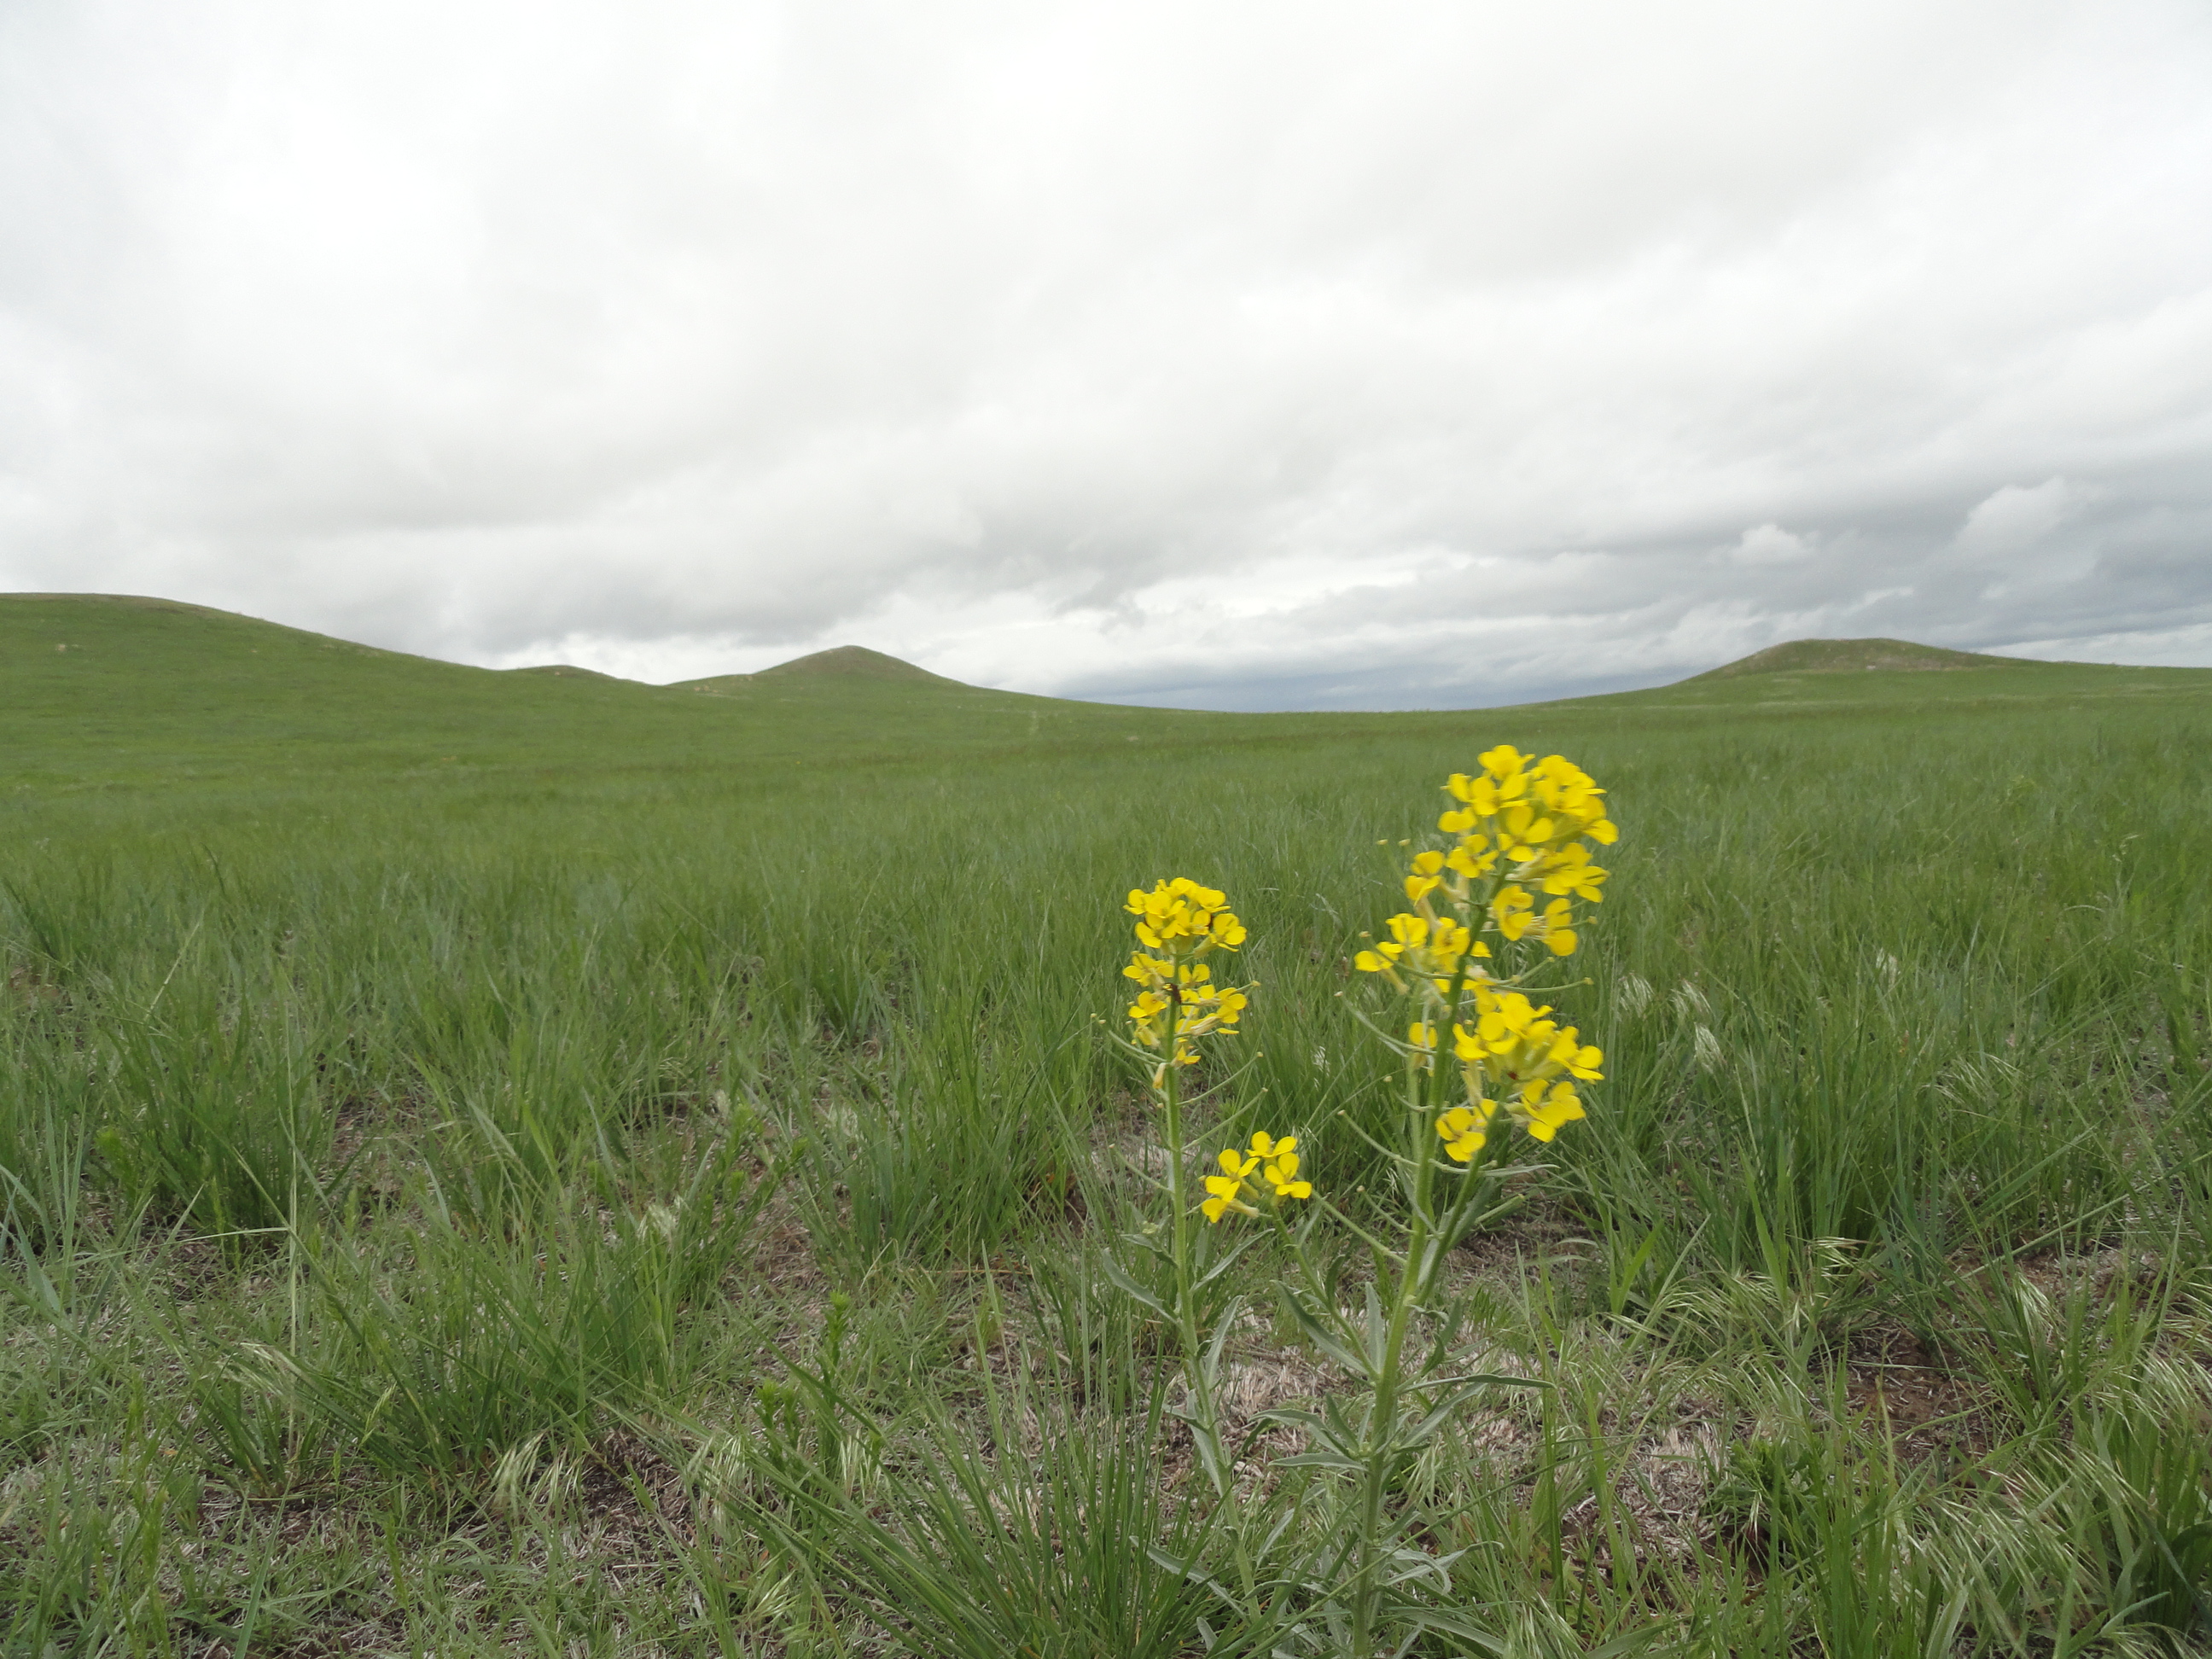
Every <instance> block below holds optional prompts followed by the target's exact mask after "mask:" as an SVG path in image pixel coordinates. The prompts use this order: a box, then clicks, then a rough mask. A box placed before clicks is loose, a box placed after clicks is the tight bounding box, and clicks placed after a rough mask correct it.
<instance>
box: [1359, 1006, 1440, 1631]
mask: <svg viewBox="0 0 2212 1659" xmlns="http://www.w3.org/2000/svg"><path fill="white" fill-rule="evenodd" d="M1439 1046H1441V1044H1439ZM1435 1069H1436V1067H1435V1063H1434V1061H1433V1060H1432V1061H1431V1066H1430V1067H1429V1068H1428V1070H1427V1071H1424V1070H1423V1069H1422V1068H1421V1067H1420V1066H1418V1065H1416V1066H1414V1067H1413V1074H1412V1076H1411V1077H1410V1078H1409V1079H1407V1084H1408V1087H1407V1093H1408V1094H1409V1095H1410V1096H1411V1097H1412V1099H1411V1100H1410V1102H1409V1105H1410V1106H1411V1108H1412V1109H1411V1110H1410V1111H1409V1112H1408V1113H1407V1124H1408V1127H1409V1130H1410V1133H1411V1136H1412V1139H1413V1222H1412V1225H1411V1226H1409V1227H1408V1228H1407V1237H1406V1263H1405V1266H1404V1267H1402V1268H1401V1270H1400V1272H1399V1274H1398V1293H1397V1296H1396V1297H1395V1300H1394V1302H1393V1304H1392V1306H1391V1309H1390V1323H1389V1331H1388V1334H1387V1335H1386V1336H1385V1337H1384V1339H1383V1364H1382V1367H1381V1369H1380V1370H1378V1371H1377V1372H1376V1375H1375V1377H1374V1383H1375V1400H1374V1407H1373V1409H1372V1411H1371V1412H1370V1413H1369V1416H1368V1419H1367V1448H1366V1450H1367V1470H1366V1473H1365V1474H1364V1475H1363V1476H1362V1477H1361V1480H1360V1489H1359V1559H1358V1567H1357V1569H1356V1570H1355V1571H1354V1573H1353V1577H1352V1659H1368V1656H1370V1654H1372V1653H1373V1652H1374V1650H1375V1611H1376V1604H1377V1603H1378V1602H1379V1601H1381V1599H1382V1594H1383V1585H1382V1582H1381V1581H1382V1565H1383V1563H1382V1553H1383V1552H1382V1547H1381V1535H1382V1531H1383V1488H1384V1486H1386V1485H1387V1484H1388V1483H1389V1474H1390V1462H1391V1459H1392V1457H1393V1455H1395V1451H1396V1449H1397V1438H1398V1437H1397V1424H1398V1390H1399V1388H1400V1385H1401V1375H1400V1373H1401V1369H1402V1364H1403V1361H1404V1357H1405V1351H1406V1333H1407V1329H1408V1328H1410V1327H1411V1325H1412V1323H1413V1304H1414V1303H1415V1302H1416V1301H1417V1300H1418V1299H1419V1294H1420V1288H1421V1285H1420V1281H1421V1278H1422V1259H1423V1258H1424V1257H1425V1255H1427V1254H1428V1248H1429V1203H1430V1185H1431V1182H1432V1180H1433V1179H1434V1173H1435V1168H1436V1165H1435V1160H1434V1158H1432V1157H1431V1150H1430V1146H1429V1141H1430V1139H1431V1137H1429V1136H1427V1135H1425V1134H1424V1133H1422V1132H1423V1131H1424V1130H1425V1129H1426V1128H1427V1127H1428V1124H1429V1117H1430V1113H1429V1110H1428V1107H1429V1104H1430V1102H1429V1101H1428V1099H1427V1094H1428V1091H1427V1089H1426V1087H1425V1079H1426V1078H1427V1077H1429V1076H1430V1075H1431V1074H1432V1073H1433V1072H1434V1070H1435Z"/></svg>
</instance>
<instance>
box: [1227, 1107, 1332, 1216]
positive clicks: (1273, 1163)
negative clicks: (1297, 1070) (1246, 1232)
mask: <svg viewBox="0 0 2212 1659" xmlns="http://www.w3.org/2000/svg"><path fill="white" fill-rule="evenodd" d="M1219 1161H1220V1164H1221V1173H1220V1174H1219V1175H1216V1176H1206V1192H1207V1194H1209V1196H1208V1197H1207V1198H1206V1200H1205V1201H1204V1202H1203V1203H1201V1204H1200V1206H1198V1207H1199V1209H1200V1212H1203V1213H1204V1215H1205V1217H1206V1219H1207V1220H1208V1221H1211V1222H1218V1221H1219V1220H1220V1219H1221V1218H1222V1217H1224V1216H1225V1215H1227V1214H1228V1213H1229V1212H1231V1211H1232V1210H1233V1211H1235V1212H1237V1214H1238V1215H1257V1214H1259V1213H1260V1212H1259V1211H1258V1210H1257V1209H1256V1208H1255V1207H1254V1205H1253V1200H1255V1199H1257V1198H1258V1197H1259V1195H1260V1194H1259V1189H1258V1188H1257V1187H1256V1186H1255V1184H1254V1182H1253V1180H1252V1175H1253V1172H1254V1171H1255V1170H1257V1171H1258V1172H1259V1176H1260V1179H1261V1181H1262V1182H1265V1183H1267V1187H1268V1188H1270V1189H1271V1190H1272V1192H1273V1196H1274V1200H1275V1202H1277V1203H1278V1204H1279V1203H1281V1202H1282V1200H1285V1199H1286V1198H1311V1197H1312V1196H1313V1183H1312V1182H1310V1181H1301V1180H1299V1179H1298V1138H1297V1136H1296V1135H1285V1136H1284V1137H1283V1138H1282V1139H1279V1140H1278V1139H1275V1138H1274V1137H1273V1135H1270V1134H1269V1133H1267V1132H1266V1131H1265V1130H1264V1129H1263V1130H1260V1131H1257V1132H1255V1133H1254V1135H1253V1136H1252V1143H1251V1146H1250V1148H1249V1150H1247V1151H1244V1152H1239V1151H1237V1148H1235V1147H1234V1146H1229V1147H1225V1148H1223V1149H1222V1153H1221V1158H1220V1160H1219Z"/></svg>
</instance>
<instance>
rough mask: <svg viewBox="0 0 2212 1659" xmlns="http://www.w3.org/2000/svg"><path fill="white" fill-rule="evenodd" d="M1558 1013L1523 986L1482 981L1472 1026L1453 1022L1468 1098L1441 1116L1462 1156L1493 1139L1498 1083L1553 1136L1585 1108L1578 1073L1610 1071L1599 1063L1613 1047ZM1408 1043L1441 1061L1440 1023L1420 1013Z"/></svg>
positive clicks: (1538, 1133)
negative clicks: (1586, 1036) (1592, 1040)
mask: <svg viewBox="0 0 2212 1659" xmlns="http://www.w3.org/2000/svg"><path fill="white" fill-rule="evenodd" d="M1550 1012H1552V1010H1551V1008H1550V1007H1549V1006H1544V1007H1541V1008H1540V1007H1538V1006H1536V1005H1535V1004H1534V1003H1532V1002H1530V1001H1529V1000H1528V998H1527V997H1525V996H1523V995H1522V994H1521V993H1520V992H1518V991H1506V992H1503V993H1500V992H1496V991H1493V990H1492V989H1490V988H1489V987H1477V989H1476V993H1475V997H1474V1021H1473V1024H1472V1028H1471V1029H1470V1027H1469V1025H1468V1024H1466V1023H1462V1022H1459V1021H1455V1022H1453V1024H1452V1028H1451V1029H1452V1057H1453V1058H1454V1059H1455V1060H1458V1061H1459V1062H1460V1076H1461V1078H1462V1080H1463V1081H1464V1082H1465V1084H1466V1085H1467V1104H1466V1105H1464V1106H1455V1107H1453V1108H1451V1109H1449V1111H1447V1112H1445V1113H1443V1115H1441V1116H1440V1117H1438V1118H1437V1134H1438V1135H1440V1136H1441V1137H1443V1141H1444V1150H1445V1151H1446V1152H1449V1154H1450V1155H1451V1156H1452V1157H1453V1158H1455V1159H1457V1160H1458V1161H1459V1162H1460V1163H1462V1164H1465V1163H1467V1162H1468V1161H1469V1160H1471V1159H1472V1158H1474V1155H1475V1154H1476V1153H1477V1152H1480V1151H1481V1150H1482V1148H1483V1146H1484V1145H1485V1143H1486V1141H1487V1140H1488V1139H1489V1136H1488V1134H1487V1133H1486V1130H1487V1126H1488V1124H1489V1122H1490V1121H1491V1119H1492V1118H1493V1117H1494V1116H1496V1115H1497V1114H1498V1102H1497V1101H1496V1100H1494V1099H1492V1098H1491V1096H1490V1091H1492V1090H1495V1091H1497V1092H1498V1094H1501V1095H1503V1096H1504V1097H1505V1109H1506V1111H1507V1113H1508V1114H1509V1115H1510V1116H1511V1117H1512V1118H1513V1120H1514V1121H1516V1122H1517V1123H1518V1124H1520V1125H1521V1127H1523V1128H1524V1129H1526V1130H1528V1133H1530V1134H1532V1135H1534V1137H1535V1138H1536V1139H1539V1140H1549V1139H1551V1138H1552V1137H1553V1135H1556V1134H1557V1133H1559V1130H1560V1128H1561V1127H1562V1126H1564V1125H1565V1124H1569V1123H1572V1122H1573V1121H1575V1120H1576V1119H1577V1118H1579V1117H1581V1116H1582V1115H1583V1103H1582V1100H1581V1097H1579V1096H1577V1094H1576V1092H1575V1085H1574V1079H1581V1080H1582V1081H1583V1082H1585V1083H1595V1082H1596V1081H1598V1080H1599V1079H1601V1078H1602V1077H1603V1076H1604V1075H1605V1073H1602V1072H1601V1071H1600V1070H1598V1067H1599V1066H1602V1065H1603V1064H1604V1063H1605V1054H1604V1053H1603V1051H1602V1050H1601V1049H1599V1048H1595V1046H1593V1045H1591V1044H1589V1043H1585V1042H1583V1041H1582V1040H1581V1037H1580V1035H1579V1034H1578V1033H1577V1031H1576V1030H1575V1028H1574V1027H1573V1026H1571V1025H1567V1026H1562V1025H1560V1024H1559V1023H1558V1022H1557V1021H1556V1020H1551V1019H1547V1018H1544V1016H1546V1015H1547V1014H1548V1013H1550ZM1406 1045H1407V1048H1410V1049H1411V1050H1412V1051H1413V1057H1414V1060H1415V1063H1416V1064H1418V1065H1419V1066H1421V1067H1422V1069H1424V1070H1426V1069H1427V1068H1428V1067H1429V1066H1431V1064H1433V1063H1434V1060H1435V1056H1436V1051H1437V1028H1436V1026H1435V1025H1434V1024H1431V1023H1430V1022H1429V1021H1427V1020H1419V1019H1417V1020H1415V1021H1414V1022H1413V1024H1411V1025H1409V1026H1407V1028H1406Z"/></svg>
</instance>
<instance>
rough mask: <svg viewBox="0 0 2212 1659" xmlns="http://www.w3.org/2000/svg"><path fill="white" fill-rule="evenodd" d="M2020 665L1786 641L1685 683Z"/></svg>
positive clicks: (1927, 650) (1902, 647) (1864, 644)
mask: <svg viewBox="0 0 2212 1659" xmlns="http://www.w3.org/2000/svg"><path fill="white" fill-rule="evenodd" d="M2020 666H2021V662H2020V659H2018V658H2015V657H1991V656H1985V655H1983V654H1982V653H1978V652H1973V651H1947V650H1945V649H1944V648H1943V647H1942V646H1939V645H1915V644H1914V643H1913V642H1912V641H1911V640H1790V641H1787V642H1786V643H1784V644H1782V645H1770V646H1768V647H1766V649H1765V650H1764V651H1754V652H1753V653H1751V654H1750V655H1749V656H1747V657H1743V658H1740V659H1737V660H1736V661H1735V662H1732V663H1727V664H1724V665H1722V666H1721V667H1718V668H1715V669H1711V670H1709V671H1706V672H1705V673H1703V674H1693V675H1692V676H1691V677H1690V678H1689V679H1688V680H1687V681H1685V682H1684V684H1696V683H1697V682H1698V681H1699V680H1729V679H1734V678H1736V677H1737V676H1739V675H1741V674H1847V673H1863V672H1867V671H1891V672H1895V671H1915V670H1929V669H1958V668H2018V667H2020Z"/></svg>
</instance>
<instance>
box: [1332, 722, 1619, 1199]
mask: <svg viewBox="0 0 2212 1659" xmlns="http://www.w3.org/2000/svg"><path fill="white" fill-rule="evenodd" d="M1480 760H1481V765H1482V770H1481V771H1480V772H1479V773H1476V774H1474V775H1468V774H1466V773H1463V772H1455V773H1454V774H1452V775H1451V777H1450V778H1449V780H1448V781H1446V783H1445V785H1444V790H1445V793H1447V794H1449V796H1450V797H1451V799H1452V802H1453V805H1451V806H1450V807H1449V808H1448V809H1447V810H1446V811H1445V812H1444V814H1443V817H1440V818H1438V819H1437V829H1440V830H1442V831H1443V833H1444V834H1445V835H1446V836H1450V837H1451V838H1452V839H1451V842H1450V844H1449V846H1448V847H1445V848H1427V849H1425V850H1423V851H1420V852H1418V853H1416V854H1414V855H1413V860H1412V863H1411V866H1410V868H1409V870H1408V872H1407V876H1406V878H1405V891H1406V898H1407V902H1408V903H1409V904H1411V905H1412V906H1413V908H1412V909H1411V910H1409V911H1406V912H1403V913H1401V914H1400V915H1395V916H1393V917H1391V918H1390V920H1389V931H1390V936H1389V939H1383V940H1380V941H1378V942H1376V944H1375V945H1374V946H1373V948H1372V949H1370V950H1364V951H1360V952H1359V953H1358V956H1356V957H1353V958H1352V965H1353V966H1354V967H1355V968H1358V969H1360V970H1361V971H1362V972H1364V973H1370V974H1377V975H1381V976H1382V977H1383V979H1384V980H1386V981H1389V984H1390V985H1391V987H1393V988H1394V989H1395V990H1398V991H1400V992H1401V993H1411V994H1413V995H1414V996H1415V998H1416V999H1417V1000H1418V1001H1419V1004H1420V1012H1421V1014H1422V1016H1423V1017H1422V1018H1418V1019H1416V1020H1414V1021H1413V1024H1411V1026H1409V1027H1408V1029H1407V1048H1408V1049H1409V1050H1410V1051H1411V1053H1412V1054H1413V1057H1414V1060H1415V1063H1416V1064H1417V1065H1418V1066H1420V1067H1421V1068H1423V1069H1426V1068H1427V1067H1428V1066H1430V1065H1431V1064H1432V1062H1433V1057H1434V1055H1435V1053H1436V1049H1437V1041H1438V1031H1439V1030H1440V1029H1442V1028H1443V1027H1446V1026H1448V1027H1449V1030H1450V1031H1451V1033H1452V1051H1453V1054H1454V1056H1455V1058H1456V1059H1457V1060H1459V1061H1460V1063H1461V1069H1462V1075H1463V1076H1464V1079H1465V1080H1466V1084H1467V1104H1465V1105H1464V1106H1454V1107H1452V1108H1451V1109H1449V1110H1448V1111H1445V1112H1443V1114H1442V1115H1439V1116H1438V1118H1437V1121H1436V1131H1437V1135H1438V1136H1439V1137H1440V1138H1441V1139H1443V1142H1444V1150H1445V1152H1447V1153H1448V1154H1449V1156H1450V1157H1451V1158H1454V1159H1455V1160H1456V1161H1458V1162H1460V1163H1462V1164H1465V1163H1469V1162H1471V1161H1473V1159H1474V1155H1475V1154H1476V1153H1477V1152H1480V1150H1481V1149H1482V1147H1483V1146H1485V1145H1486V1142H1487V1139H1488V1126H1489V1124H1490V1121H1491V1120H1492V1117H1493V1116H1495V1115H1496V1114H1497V1112H1498V1110H1499V1105H1498V1100H1495V1099H1492V1095H1493V1094H1495V1095H1496V1096H1498V1097H1499V1098H1502V1099H1503V1100H1504V1109H1505V1110H1506V1111H1507V1113H1508V1114H1509V1115H1510V1116H1511V1117H1512V1118H1513V1119H1514V1121H1516V1122H1518V1123H1520V1124H1521V1125H1522V1127H1524V1128H1526V1129H1527V1130H1528V1133H1530V1134H1532V1135H1534V1137H1535V1138H1536V1139H1539V1140H1549V1139H1552V1138H1553V1136H1554V1135H1556V1134H1557V1133H1559V1129H1560V1127H1561V1126H1563V1125H1565V1124H1567V1123H1571V1122H1572V1121H1575V1120H1576V1119H1577V1118H1579V1117H1581V1116H1582V1115H1583V1107H1582V1102H1581V1100H1580V1099H1579V1097H1577V1095H1576V1092H1575V1088H1574V1081H1573V1080H1574V1079H1583V1080H1585V1081H1589V1080H1594V1079H1596V1078H1598V1077H1599V1076H1600V1075H1601V1073H1599V1071H1598V1069H1597V1068H1598V1066H1600V1065H1601V1063H1602V1061H1603V1060H1604V1056H1603V1055H1602V1054H1601V1053H1599V1051H1598V1050H1597V1049H1596V1048H1591V1047H1589V1046H1587V1045H1585V1044H1583V1042H1580V1041H1579V1039H1578V1038H1577V1034H1576V1031H1575V1029H1574V1027H1572V1026H1566V1027H1565V1028H1562V1027H1561V1026H1559V1024H1557V1023H1556V1022H1554V1021H1553V1020H1550V1019H1547V1018H1544V1017H1545V1016H1546V1015H1547V1014H1549V1013H1550V1012H1552V1011H1551V1009H1550V1008H1548V1007H1541V1008H1540V1007H1537V1006H1534V1005H1533V1004H1532V1003H1531V1002H1530V1001H1529V1000H1528V998H1527V997H1526V996H1524V995H1523V994H1521V993H1520V992H1518V991H1514V990H1510V989H1508V988H1507V987H1508V986H1509V985H1510V983H1511V982H1512V981H1511V978H1510V976H1509V977H1508V978H1506V979H1505V980H1504V981H1501V980H1500V979H1499V978H1498V976H1497V975H1494V974H1493V973H1492V970H1491V969H1490V967H1489V966H1488V965H1486V964H1487V963H1490V962H1492V961H1494V959H1495V958H1494V957H1493V953H1492V951H1491V949H1490V946H1489V945H1488V944H1487V943H1486V941H1485V940H1484V939H1482V938H1481V937H1480V935H1481V934H1484V933H1489V934H1492V935H1494V936H1495V937H1496V938H1498V939H1501V940H1504V941H1505V942H1507V943H1512V942H1515V941H1518V940H1521V939H1529V940H1532V941H1534V942H1536V943H1540V944H1541V945H1544V947H1545V948H1546V949H1547V950H1548V951H1550V952H1551V953H1552V954H1553V956H1556V957H1565V956H1571V955H1573V954H1574V952H1575V951H1576V949H1577V946H1578V945H1579V944H1580V938H1579V935H1578V933H1577V928H1576V906H1577V902H1581V903H1583V904H1596V903H1598V902H1601V901H1602V900H1603V898H1604V896H1605V881H1606V874H1607V872H1605V871H1604V870H1603V869H1602V868H1601V867H1600V866H1598V865H1597V864H1596V863H1595V861H1594V860H1592V858H1591V855H1590V844H1591V843H1593V842H1595V843H1597V844H1599V845H1601V846H1605V845H1610V844H1611V843H1612V842H1614V841H1616V840H1617V839H1619V836H1620V831H1619V830H1618V829H1615V828H1614V826H1613V822H1612V820H1611V819H1609V818H1608V817H1607V816H1606V810H1605V792H1604V791H1603V790H1602V789H1601V788H1599V787H1597V785H1596V783H1595V781H1593V780H1592V779H1591V778H1590V776H1589V774H1588V773H1586V772H1584V771H1583V769H1581V768H1580V767H1578V766H1576V765H1575V764H1574V763H1571V761H1568V760H1566V759H1565V757H1561V756H1559V755H1550V756H1547V757H1545V758H1544V759H1542V760H1541V761H1540V760H1536V759H1534V757H1530V756H1528V755H1524V754H1522V752H1521V751H1520V750H1517V749H1516V748H1514V747H1513V746H1512V745H1511V744H1499V745H1498V747H1497V748H1495V749H1492V750H1489V751H1488V752H1487V753H1486V754H1484V755H1483V756H1481V757H1480Z"/></svg>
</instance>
